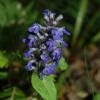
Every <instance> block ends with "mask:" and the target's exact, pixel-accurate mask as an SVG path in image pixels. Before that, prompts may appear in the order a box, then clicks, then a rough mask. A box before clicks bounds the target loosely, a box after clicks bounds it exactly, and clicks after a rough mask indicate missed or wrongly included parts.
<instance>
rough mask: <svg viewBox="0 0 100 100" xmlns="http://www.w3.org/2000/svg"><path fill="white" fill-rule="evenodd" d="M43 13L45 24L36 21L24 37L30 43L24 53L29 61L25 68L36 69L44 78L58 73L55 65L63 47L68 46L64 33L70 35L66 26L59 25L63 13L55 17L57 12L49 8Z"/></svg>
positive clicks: (25, 41) (24, 40)
mask: <svg viewBox="0 0 100 100" xmlns="http://www.w3.org/2000/svg"><path fill="white" fill-rule="evenodd" d="M43 15H44V20H45V24H44V25H40V24H38V23H34V24H33V25H32V26H30V27H29V28H28V32H29V35H28V37H27V38H24V39H23V42H24V43H27V45H28V49H27V51H26V52H25V53H24V58H25V60H27V61H28V63H27V64H26V65H25V68H26V69H27V70H28V71H31V70H35V72H37V73H39V75H40V77H42V78H43V77H44V76H45V75H50V74H56V71H55V67H57V66H58V64H59V60H60V58H61V56H62V47H67V43H66V42H65V41H64V39H63V35H70V33H69V32H68V31H67V30H66V29H65V27H57V25H58V24H59V22H60V21H61V19H62V18H63V15H59V16H58V17H55V15H56V14H55V13H52V12H51V11H49V10H48V9H46V10H45V11H44V13H43Z"/></svg>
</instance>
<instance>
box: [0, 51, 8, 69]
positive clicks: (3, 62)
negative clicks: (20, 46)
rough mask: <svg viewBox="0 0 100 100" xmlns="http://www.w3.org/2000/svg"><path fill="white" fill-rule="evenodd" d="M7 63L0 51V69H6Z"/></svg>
mask: <svg viewBox="0 0 100 100" xmlns="http://www.w3.org/2000/svg"><path fill="white" fill-rule="evenodd" d="M8 63H9V60H8V58H7V57H6V56H5V55H4V53H3V52H1V51H0V68H3V67H7V66H8Z"/></svg>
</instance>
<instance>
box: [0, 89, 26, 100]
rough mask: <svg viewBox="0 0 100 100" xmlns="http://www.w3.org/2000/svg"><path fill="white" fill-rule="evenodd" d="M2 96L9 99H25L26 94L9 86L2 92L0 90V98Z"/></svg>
mask: <svg viewBox="0 0 100 100" xmlns="http://www.w3.org/2000/svg"><path fill="white" fill-rule="evenodd" d="M2 98H7V99H6V100H10V99H11V98H13V100H19V98H20V99H21V100H25V98H26V96H25V94H24V93H23V91H22V90H20V89H19V88H17V87H11V88H6V89H4V90H3V91H2V92H0V100H1V99H2Z"/></svg>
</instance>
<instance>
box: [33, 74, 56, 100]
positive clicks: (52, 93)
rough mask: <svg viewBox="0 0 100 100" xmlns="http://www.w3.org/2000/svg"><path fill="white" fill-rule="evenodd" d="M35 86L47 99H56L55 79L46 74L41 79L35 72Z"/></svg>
mask: <svg viewBox="0 0 100 100" xmlns="http://www.w3.org/2000/svg"><path fill="white" fill-rule="evenodd" d="M31 82H32V86H33V88H34V89H35V90H36V91H37V92H38V93H39V94H40V95H41V97H42V98H43V99H45V100H56V88H55V85H54V82H53V80H52V79H51V78H50V77H49V76H46V77H44V79H43V80H41V79H40V78H39V77H38V75H37V74H35V73H33V74H32V77H31Z"/></svg>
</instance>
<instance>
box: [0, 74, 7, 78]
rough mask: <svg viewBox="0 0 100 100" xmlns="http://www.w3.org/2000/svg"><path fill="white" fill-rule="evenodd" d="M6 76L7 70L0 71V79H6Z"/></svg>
mask: <svg viewBox="0 0 100 100" xmlns="http://www.w3.org/2000/svg"><path fill="white" fill-rule="evenodd" d="M7 77H8V73H7V72H0V79H6V78H7Z"/></svg>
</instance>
